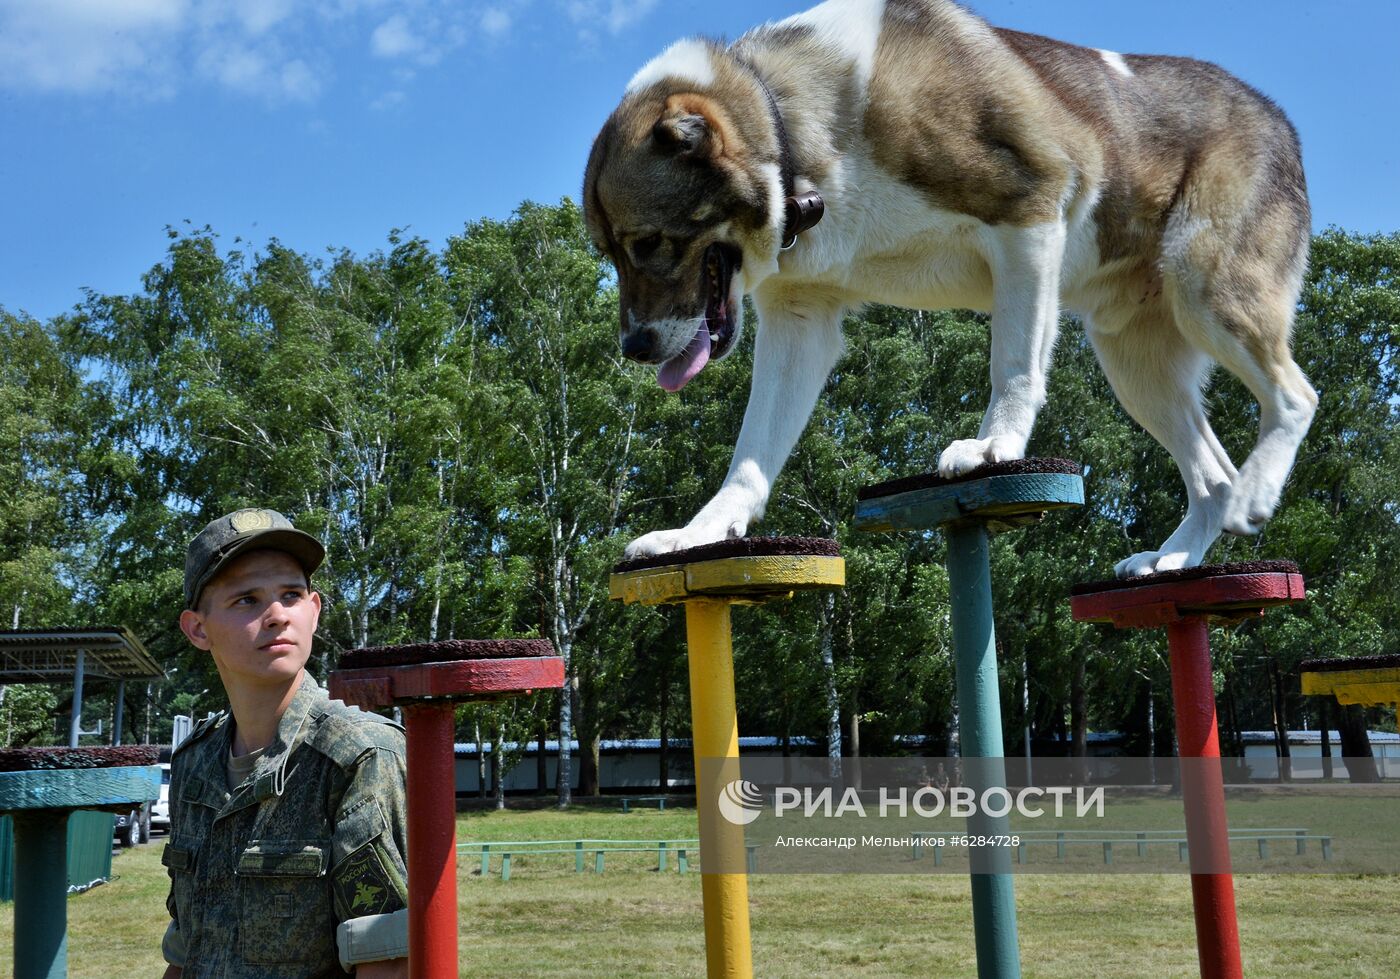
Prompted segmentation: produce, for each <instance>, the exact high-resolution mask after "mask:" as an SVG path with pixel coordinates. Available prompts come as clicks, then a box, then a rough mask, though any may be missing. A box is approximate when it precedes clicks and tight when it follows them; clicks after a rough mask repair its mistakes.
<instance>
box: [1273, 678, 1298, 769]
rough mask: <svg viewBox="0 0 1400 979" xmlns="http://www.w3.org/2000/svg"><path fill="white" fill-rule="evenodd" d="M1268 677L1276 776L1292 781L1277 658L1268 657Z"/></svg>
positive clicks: (1291, 761) (1291, 758) (1290, 755)
mask: <svg viewBox="0 0 1400 979" xmlns="http://www.w3.org/2000/svg"><path fill="white" fill-rule="evenodd" d="M1269 678H1270V680H1271V683H1270V686H1271V687H1272V691H1271V693H1272V695H1273V696H1272V698H1271V699H1272V700H1273V710H1274V753H1275V754H1276V755H1278V776H1279V780H1280V781H1283V782H1289V781H1292V776H1293V770H1292V769H1293V756H1292V753H1291V751H1290V750H1289V747H1288V718H1287V716H1286V710H1287V708H1286V706H1285V704H1284V700H1283V671H1282V670H1280V669H1279V668H1278V660H1276V659H1273V658H1270V659H1269Z"/></svg>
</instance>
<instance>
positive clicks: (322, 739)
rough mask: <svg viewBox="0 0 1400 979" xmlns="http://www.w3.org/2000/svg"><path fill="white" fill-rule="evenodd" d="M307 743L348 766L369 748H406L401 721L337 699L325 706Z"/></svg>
mask: <svg viewBox="0 0 1400 979" xmlns="http://www.w3.org/2000/svg"><path fill="white" fill-rule="evenodd" d="M307 743H308V744H310V745H311V747H313V748H315V749H316V750H317V751H319V752H321V754H323V755H325V756H326V757H328V758H330V759H331V761H333V762H335V763H336V764H337V765H339V766H340V767H341V768H351V767H352V766H354V764H355V761H356V760H357V759H358V758H359V757H360V756H361V755H363V754H364V753H365V752H366V751H369V750H370V749H372V748H386V749H388V750H389V751H392V752H394V753H396V754H399V755H402V754H404V751H405V743H404V731H403V727H402V726H401V725H399V724H395V723H394V722H393V721H391V720H389V719H388V718H385V717H380V716H379V715H378V714H371V713H369V712H368V711H363V710H360V709H359V708H358V707H347V706H345V705H344V704H342V703H341V702H340V701H338V700H332V701H330V702H329V703H327V704H326V705H325V706H324V708H323V710H322V713H321V714H320V715H319V716H318V717H317V718H316V726H315V729H314V730H313V731H312V732H311V736H310V737H309V738H307Z"/></svg>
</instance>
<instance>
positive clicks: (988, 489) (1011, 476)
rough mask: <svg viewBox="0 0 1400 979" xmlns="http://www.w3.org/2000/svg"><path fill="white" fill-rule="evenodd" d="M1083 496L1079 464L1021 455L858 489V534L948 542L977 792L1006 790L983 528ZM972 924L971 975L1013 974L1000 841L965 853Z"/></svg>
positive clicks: (997, 827)
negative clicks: (933, 532) (930, 535)
mask: <svg viewBox="0 0 1400 979" xmlns="http://www.w3.org/2000/svg"><path fill="white" fill-rule="evenodd" d="M1083 502H1084V483H1083V480H1082V479H1081V477H1080V475H1079V466H1078V464H1077V463H1070V462H1065V461H1063V460H1058V459H1023V460H1018V461H1016V462H1011V463H999V464H996V465H991V466H984V467H982V468H981V469H977V470H974V471H973V472H971V473H968V474H966V475H965V476H962V477H958V478H955V479H944V478H941V477H938V476H934V475H931V474H930V475H927V476H916V477H913V478H910V479H900V480H895V481H893V482H889V483H882V484H880V485H878V486H872V487H869V488H867V489H864V490H861V492H860V502H859V503H858V504H857V506H856V520H855V527H856V529H857V530H865V531H890V530H927V529H929V528H933V527H937V528H939V529H940V530H941V531H942V532H943V534H944V536H945V538H946V540H947V543H948V563H947V567H948V587H949V602H950V605H951V610H950V611H951V619H952V626H953V655H954V667H955V677H956V684H957V694H958V733H959V737H960V739H961V742H962V754H963V756H964V757H967V758H978V759H988V760H987V761H981V762H978V764H977V765H976V766H975V768H973V769H972V772H973V777H972V779H971V781H973V782H974V784H973V785H972V786H971V787H972V788H974V789H975V790H976V791H977V792H978V793H979V795H980V793H981V792H982V791H983V790H985V789H988V788H993V787H999V788H1005V785H1006V770H1005V763H1004V761H1003V759H1004V757H1005V751H1004V748H1003V745H1002V735H1001V730H1002V729H1001V699H1000V688H999V685H998V680H997V660H996V633H995V628H994V626H993V621H992V577H991V567H990V556H989V555H990V535H991V534H992V533H993V532H996V531H1000V530H1008V529H1011V528H1013V527H1019V526H1023V525H1025V524H1027V523H1031V522H1034V521H1036V520H1039V519H1040V517H1041V516H1042V515H1043V514H1044V513H1045V512H1046V511H1048V510H1054V509H1061V508H1063V507H1067V506H1077V505H1079V504H1082V503H1083ZM1008 826H1009V823H1008V820H1007V818H1006V817H1005V816H1001V817H989V816H986V815H985V814H983V813H981V812H980V811H979V812H978V813H977V814H976V815H974V816H973V817H971V818H970V819H969V820H968V832H969V833H970V834H973V835H978V836H1002V835H1006V834H1007V829H1008ZM971 887H972V926H973V935H974V941H975V944H976V948H977V974H978V975H979V976H981V977H982V979H1015V977H1017V976H1019V975H1020V974H1021V957H1020V951H1019V947H1018V941H1017V934H1016V932H1017V929H1016V895H1015V889H1014V886H1013V883H1012V877H1011V853H1010V851H1009V850H1008V849H1007V848H1006V847H992V848H984V847H979V848H977V849H975V850H973V852H972V874H971Z"/></svg>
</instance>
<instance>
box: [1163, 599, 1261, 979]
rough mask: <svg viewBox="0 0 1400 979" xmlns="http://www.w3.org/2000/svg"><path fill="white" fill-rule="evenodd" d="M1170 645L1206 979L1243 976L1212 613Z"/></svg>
mask: <svg viewBox="0 0 1400 979" xmlns="http://www.w3.org/2000/svg"><path fill="white" fill-rule="evenodd" d="M1167 642H1168V644H1169V646H1170V648H1171V671H1172V699H1173V702H1174V704H1175V708H1176V741H1177V754H1178V755H1179V757H1180V758H1181V759H1182V763H1181V795H1182V802H1183V803H1184V804H1185V807H1186V841H1187V846H1188V847H1189V849H1190V853H1191V867H1192V872H1191V900H1192V904H1193V905H1194V907H1195V913H1196V954H1197V956H1198V957H1199V959H1200V966H1201V975H1202V976H1203V977H1205V979H1241V977H1242V976H1243V975H1244V969H1243V966H1242V965H1241V962H1240V930H1239V924H1238V923H1237V921H1236V919H1235V882H1234V877H1233V875H1232V874H1231V873H1230V843H1229V830H1228V827H1227V823H1226V820H1225V785H1224V780H1223V778H1222V773H1221V767H1220V737H1219V730H1218V727H1217V725H1216V719H1215V684H1214V681H1213V679H1212V675H1211V659H1210V640H1209V636H1208V632H1207V623H1206V618H1205V616H1203V615H1192V616H1187V617H1185V618H1182V619H1179V620H1177V621H1175V622H1171V623H1169V624H1168V625H1167ZM1187 759H1204V760H1203V761H1188V760H1187ZM1222 870H1223V872H1222Z"/></svg>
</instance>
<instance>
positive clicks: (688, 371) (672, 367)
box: [656, 320, 710, 393]
mask: <svg viewBox="0 0 1400 979" xmlns="http://www.w3.org/2000/svg"><path fill="white" fill-rule="evenodd" d="M709 362H710V328H709V326H708V324H706V323H705V321H704V320H701V321H700V328H699V329H697V330H696V331H695V339H694V340H691V341H690V346H688V347H686V348H685V350H683V351H681V352H680V353H678V354H676V356H674V357H672V358H671V359H670V360H668V361H666V363H664V364H662V365H661V367H660V368H659V369H658V370H657V372H656V383H658V384H660V385H661V386H662V387H663V388H665V389H666V390H667V391H670V392H672V393H674V392H676V391H679V390H680V389H681V388H683V387H685V386H686V385H687V384H689V383H690V379H691V378H692V377H694V376H695V375H696V374H699V373H700V368H702V367H704V366H705V365H706V364H708V363H709Z"/></svg>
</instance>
